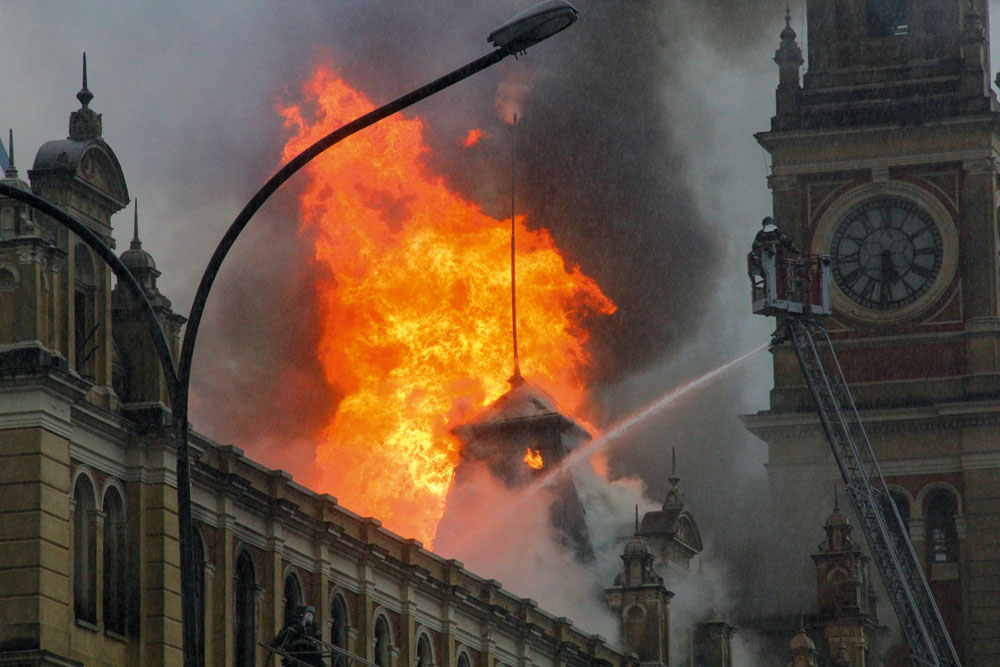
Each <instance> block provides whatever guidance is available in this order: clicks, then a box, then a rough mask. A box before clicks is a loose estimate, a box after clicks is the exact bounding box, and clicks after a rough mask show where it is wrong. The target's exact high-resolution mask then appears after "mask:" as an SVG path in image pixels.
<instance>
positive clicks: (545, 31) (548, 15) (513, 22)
mask: <svg viewBox="0 0 1000 667" xmlns="http://www.w3.org/2000/svg"><path fill="white" fill-rule="evenodd" d="M578 14H579V12H577V11H576V8H575V7H573V5H571V4H569V3H568V2H566V0H545V1H544V2H540V3H538V4H537V5H535V6H534V7H530V8H529V9H526V10H524V11H523V12H521V13H520V14H517V15H516V16H513V17H511V18H509V19H507V20H506V21H504V23H503V24H502V25H501V26H500V27H499V28H497V29H496V30H494V31H493V32H491V33H490V35H489V37H488V38H487V39H488V41H489V42H490V43H492V44H493V46H495V47H497V48H498V49H507V50H508V51H510V52H511V53H518V52H520V51H524V50H525V49H527V48H528V47H529V46H534V45H535V44H537V43H538V42H541V41H542V40H545V39H548V38H549V37H551V36H552V35H554V34H556V33H557V32H560V31H562V30H565V29H566V28H568V27H569V26H570V25H572V23H573V22H574V21H576V18H577V15H578Z"/></svg>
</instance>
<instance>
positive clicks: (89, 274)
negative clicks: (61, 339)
mask: <svg viewBox="0 0 1000 667" xmlns="http://www.w3.org/2000/svg"><path fill="white" fill-rule="evenodd" d="M73 258H74V263H73V264H74V270H75V275H76V281H75V286H74V288H73V337H74V342H75V345H74V355H75V368H76V372H77V373H79V374H80V376H81V377H83V378H85V379H87V380H91V381H92V380H93V379H94V369H95V368H96V364H95V363H94V361H93V358H94V355H95V354H96V352H97V338H98V337H97V329H98V322H97V313H96V293H97V277H96V273H95V271H94V262H93V260H92V259H91V257H90V251H89V250H88V249H87V246H85V245H84V244H83V243H78V244H77V245H76V248H74V250H73Z"/></svg>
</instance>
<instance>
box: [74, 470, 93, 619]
mask: <svg viewBox="0 0 1000 667" xmlns="http://www.w3.org/2000/svg"><path fill="white" fill-rule="evenodd" d="M73 500H74V501H75V503H74V506H75V510H74V515H73V608H74V611H75V613H76V617H77V618H78V619H80V620H82V621H87V622H88V623H97V601H96V597H97V560H96V558H95V555H96V551H95V544H94V543H95V541H96V539H95V538H96V531H95V530H94V512H95V511H96V510H97V505H96V503H95V502H94V488H93V486H92V485H91V483H90V480H89V479H88V478H87V477H86V476H84V475H80V476H79V477H77V479H76V484H75V485H74V487H73Z"/></svg>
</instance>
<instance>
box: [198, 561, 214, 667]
mask: <svg viewBox="0 0 1000 667" xmlns="http://www.w3.org/2000/svg"><path fill="white" fill-rule="evenodd" d="M204 598H205V599H204V600H202V601H201V602H202V615H203V618H204V624H205V647H204V649H205V665H206V666H207V665H213V664H215V653H216V651H215V648H216V646H217V644H216V643H215V642H214V641H212V640H213V638H214V637H215V632H214V631H215V624H216V616H217V615H218V614H216V613H215V612H216V610H217V609H218V607H216V605H215V604H214V603H215V566H214V565H212V564H211V563H209V562H207V560H206V562H205V594H204Z"/></svg>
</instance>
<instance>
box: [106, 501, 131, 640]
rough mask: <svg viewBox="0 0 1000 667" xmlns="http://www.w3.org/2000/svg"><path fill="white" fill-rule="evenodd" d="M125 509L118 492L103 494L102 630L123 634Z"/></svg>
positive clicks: (124, 616) (124, 617)
mask: <svg viewBox="0 0 1000 667" xmlns="http://www.w3.org/2000/svg"><path fill="white" fill-rule="evenodd" d="M125 544H126V542H125V505H124V503H123V502H122V497H121V494H119V493H118V489H116V488H114V487H111V488H109V489H108V490H107V491H106V492H105V493H104V627H105V629H107V630H110V631H111V632H117V633H118V634H120V635H124V634H125V619H126V615H125V604H126V597H125V594H126V568H125Z"/></svg>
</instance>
